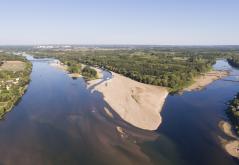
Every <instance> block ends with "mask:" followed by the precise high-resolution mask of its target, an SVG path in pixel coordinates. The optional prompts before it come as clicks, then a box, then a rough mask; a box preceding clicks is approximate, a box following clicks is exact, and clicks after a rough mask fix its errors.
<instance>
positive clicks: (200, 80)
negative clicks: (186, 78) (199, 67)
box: [183, 70, 229, 92]
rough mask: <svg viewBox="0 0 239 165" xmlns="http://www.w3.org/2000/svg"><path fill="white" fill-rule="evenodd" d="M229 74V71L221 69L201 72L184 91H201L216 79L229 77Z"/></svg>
mask: <svg viewBox="0 0 239 165" xmlns="http://www.w3.org/2000/svg"><path fill="white" fill-rule="evenodd" d="M228 75H229V72H228V71H219V70H212V71H209V72H206V73H203V74H201V75H200V76H198V77H195V78H194V79H193V81H194V82H193V83H192V84H191V85H190V86H188V87H186V88H184V89H183V91H187V92H192V91H199V90H202V89H204V88H205V87H206V86H208V85H210V84H211V83H213V82H214V81H216V80H219V79H221V78H223V77H227V76H228Z"/></svg>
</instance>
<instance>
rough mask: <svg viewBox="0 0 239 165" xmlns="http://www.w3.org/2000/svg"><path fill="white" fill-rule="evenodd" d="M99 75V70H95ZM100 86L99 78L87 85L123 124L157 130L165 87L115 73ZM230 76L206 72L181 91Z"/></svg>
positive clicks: (164, 96)
mask: <svg viewBox="0 0 239 165" xmlns="http://www.w3.org/2000/svg"><path fill="white" fill-rule="evenodd" d="M98 72H99V69H98ZM111 73H112V78H111V79H109V80H105V81H104V82H103V83H101V84H98V85H96V84H97V83H99V82H100V81H101V80H102V78H100V79H96V80H92V81H89V82H88V88H90V87H91V86H94V85H96V86H95V87H94V89H93V91H94V90H96V91H99V92H100V93H102V94H103V97H104V100H105V101H106V102H107V103H108V104H109V105H110V106H111V107H112V109H113V110H114V111H115V112H116V113H117V114H118V115H119V116H120V117H121V118H122V119H123V120H124V121H126V122H128V123H130V124H131V125H133V126H135V127H138V128H141V129H144V130H151V131H152V130H156V129H157V128H158V127H159V126H160V124H161V122H162V118H161V115H160V112H161V110H162V108H163V105H164V103H165V100H166V98H167V96H168V94H169V91H168V90H167V88H166V87H160V86H154V85H148V84H143V83H140V82H137V81H135V80H132V79H130V78H128V77H125V76H123V75H120V74H118V73H114V72H111ZM228 75H229V72H228V71H215V70H213V71H209V72H207V73H204V74H203V75H202V76H199V77H197V78H195V79H194V81H195V82H194V83H193V84H192V85H191V86H189V87H187V88H185V89H184V90H183V91H189V92H191V91H195V90H196V91H197V90H201V89H203V88H205V87H206V86H207V85H209V84H211V83H213V82H214V81H216V80H219V79H221V78H223V77H226V76H228Z"/></svg>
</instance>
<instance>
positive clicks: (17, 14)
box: [0, 0, 239, 45]
mask: <svg viewBox="0 0 239 165" xmlns="http://www.w3.org/2000/svg"><path fill="white" fill-rule="evenodd" d="M0 21H1V23H0V45H7V44H157V45H223V44H227V45H228V44H229V45H230V44H231V45H232V44H233V45H239V0H0Z"/></svg>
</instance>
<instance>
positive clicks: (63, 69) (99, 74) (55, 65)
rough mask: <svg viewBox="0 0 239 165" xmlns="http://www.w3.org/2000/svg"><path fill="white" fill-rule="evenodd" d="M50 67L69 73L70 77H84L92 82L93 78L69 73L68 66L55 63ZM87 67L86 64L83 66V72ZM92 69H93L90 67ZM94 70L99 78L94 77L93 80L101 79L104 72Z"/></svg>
mask: <svg viewBox="0 0 239 165" xmlns="http://www.w3.org/2000/svg"><path fill="white" fill-rule="evenodd" d="M50 66H52V67H54V68H57V69H59V70H62V71H64V72H67V74H68V76H69V77H72V78H80V77H84V78H86V80H91V79H92V77H87V76H82V75H81V74H80V73H69V71H68V66H67V65H64V64H63V63H61V62H59V61H58V62H54V63H50ZM85 67H86V65H84V64H81V68H80V69H81V70H82V69H84V68H85ZM90 68H92V67H90ZM94 70H95V71H96V72H97V76H96V77H94V78H93V79H98V78H101V77H102V72H101V71H100V69H98V68H94Z"/></svg>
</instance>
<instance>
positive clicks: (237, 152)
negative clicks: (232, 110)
mask: <svg viewBox="0 0 239 165" xmlns="http://www.w3.org/2000/svg"><path fill="white" fill-rule="evenodd" d="M219 128H220V129H221V130H222V132H223V133H224V134H225V135H226V136H228V137H229V138H230V140H228V139H224V138H220V141H221V144H222V147H223V148H224V149H225V151H226V152H227V153H228V154H229V155H231V156H232V157H235V158H237V159H239V137H237V136H236V134H235V133H234V132H233V129H232V126H231V124H230V123H229V122H226V121H220V122H219Z"/></svg>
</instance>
